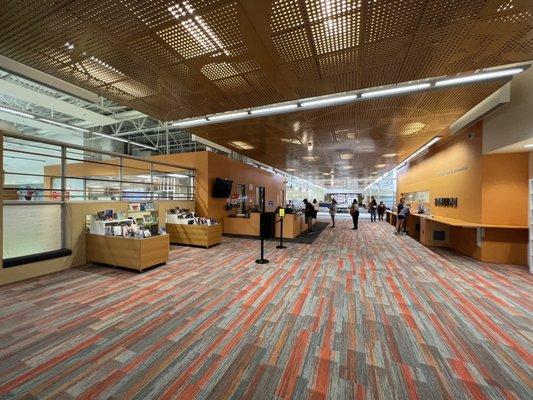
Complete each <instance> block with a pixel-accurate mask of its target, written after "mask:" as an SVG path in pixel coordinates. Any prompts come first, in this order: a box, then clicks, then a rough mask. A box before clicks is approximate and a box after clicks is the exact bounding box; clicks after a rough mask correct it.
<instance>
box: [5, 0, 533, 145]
mask: <svg viewBox="0 0 533 400" xmlns="http://www.w3.org/2000/svg"><path fill="white" fill-rule="evenodd" d="M532 8H533V2H532V1H531V0H272V1H270V0H240V1H239V0H107V1H101V0H64V1H53V0H36V1H20V0H3V1H2V2H1V3H0V12H1V15H2V18H0V38H1V39H0V54H2V55H5V56H7V57H10V58H13V59H15V60H17V61H20V62H23V63H25V64H28V65H30V66H32V67H35V68H37V69H39V70H42V71H45V72H47V73H49V74H51V75H54V76H57V77H59V78H61V79H65V80H67V81H70V82H72V83H74V84H77V85H79V86H82V87H85V88H87V89H89V90H92V91H94V92H97V93H99V94H101V95H103V96H105V97H109V98H111V99H114V100H116V101H119V102H121V103H124V104H125V105H127V106H130V107H133V108H136V109H138V110H140V111H143V112H145V113H147V114H149V115H151V116H153V117H156V118H158V119H162V120H172V119H180V118H186V117H193V116H197V115H205V114H209V113H215V112H221V111H227V110H233V109H239V108H246V107H252V106H258V105H263V104H269V103H275V102H280V101H286V100H293V99H297V98H301V97H309V96H315V95H322V94H329V93H336V92H340V91H346V90H355V89H361V88H365V87H373V86H379V85H384V84H392V83H397V82H405V81H410V80H416V79H421V78H427V77H432V76H441V75H448V74H455V73H460V72H465V71H473V70H476V69H479V68H485V67H491V66H497V65H503V64H509V63H514V62H520V61H527V60H531V59H533V40H532V12H533V10H532ZM67 43H68V44H67ZM487 87H488V88H489V89H490V88H491V86H490V85H489V86H487ZM489 89H487V88H484V89H483V90H481V91H480V90H478V89H473V88H472V89H465V90H464V92H463V93H462V96H463V98H458V99H457V101H461V102H465V103H468V104H471V105H473V104H475V102H476V100H479V99H480V95H481V94H485V93H486V94H488V93H489V92H490V90H489ZM492 89H493V88H492ZM429 96H431V97H432V101H433V102H434V104H443V106H447V107H451V106H452V105H450V104H449V103H450V100H449V99H442V98H441V96H444V92H438V93H434V94H431V95H429ZM452 96H453V94H452ZM394 101H396V102H402V101H405V100H401V99H396V100H394ZM409 102H410V103H411V104H412V100H409ZM372 103H374V102H372ZM451 103H453V101H451ZM358 107H364V106H362V105H361V106H359V105H358V106H356V107H355V108H358ZM437 108H438V107H436V106H432V109H431V110H430V111H429V112H431V113H442V112H443V110H442V109H437ZM460 108H461V109H464V106H463V104H462V103H461V107H460ZM401 113H402V111H401V109H399V110H396V111H395V112H394V115H399V114H401ZM456 114H457V112H456ZM305 115H306V119H305V121H304V120H302V121H301V124H302V125H303V124H304V122H305V124H307V125H308V126H310V124H311V122H310V121H320V123H321V124H323V125H328V124H329V125H331V126H332V125H335V126H336V125H337V124H338V123H339V122H338V121H336V120H332V119H331V117H327V116H326V117H321V116H322V115H323V112H322V111H313V112H308V113H306V114H305ZM369 115H370V114H369ZM372 115H375V116H376V117H379V118H382V119H386V118H387V115H386V114H383V115H381V114H379V113H374V114H372ZM404 117H405V116H397V117H394V118H396V119H397V118H404ZM294 118H296V117H295V116H290V117H283V118H282V119H294ZM328 118H329V119H328ZM347 118H348V117H347ZM390 118H392V117H390ZM396 119H394V121H396ZM343 121H344V122H343V124H345V125H350V124H352V125H351V126H343V127H340V128H341V129H350V128H353V127H354V126H356V124H357V123H358V122H354V121H350V120H349V119H344V120H343ZM317 123H318V122H317ZM321 126H322V125H321ZM209 129H211V128H209ZM308 129H313V130H315V131H319V130H321V129H324V128H319V127H318V126H317V127H316V128H315V127H310V128H308ZM330 130H331V129H330ZM289 133H290V132H284V133H283V135H285V136H287V135H288V134H289ZM388 136H389V135H386V134H384V135H383V137H384V138H386V137H388Z"/></svg>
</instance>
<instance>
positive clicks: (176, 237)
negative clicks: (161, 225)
mask: <svg viewBox="0 0 533 400" xmlns="http://www.w3.org/2000/svg"><path fill="white" fill-rule="evenodd" d="M166 227H167V233H168V235H169V237H170V243H172V244H186V245H191V246H202V247H211V246H213V245H215V244H219V243H220V242H221V241H222V225H220V224H216V225H211V226H207V225H188V224H169V223H167V225H166Z"/></svg>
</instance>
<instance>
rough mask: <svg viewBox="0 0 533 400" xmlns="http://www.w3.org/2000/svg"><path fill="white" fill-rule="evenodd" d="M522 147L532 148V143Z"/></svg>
mask: <svg viewBox="0 0 533 400" xmlns="http://www.w3.org/2000/svg"><path fill="white" fill-rule="evenodd" d="M524 147H533V143H531V144H525V145H524Z"/></svg>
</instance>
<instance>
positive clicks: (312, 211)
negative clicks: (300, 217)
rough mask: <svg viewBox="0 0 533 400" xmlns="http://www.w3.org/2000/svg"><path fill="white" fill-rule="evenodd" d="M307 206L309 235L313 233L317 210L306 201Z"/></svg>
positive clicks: (306, 219)
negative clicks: (314, 217)
mask: <svg viewBox="0 0 533 400" xmlns="http://www.w3.org/2000/svg"><path fill="white" fill-rule="evenodd" d="M304 204H305V222H306V223H307V233H313V216H314V215H315V208H314V207H313V205H312V204H311V203H310V202H308V201H307V199H304Z"/></svg>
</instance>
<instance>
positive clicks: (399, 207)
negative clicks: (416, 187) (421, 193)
mask: <svg viewBox="0 0 533 400" xmlns="http://www.w3.org/2000/svg"><path fill="white" fill-rule="evenodd" d="M404 207H405V198H404V197H402V198H401V199H400V202H399V203H398V206H397V207H396V211H397V214H396V224H398V215H400V213H401V212H402V210H403V209H404ZM403 222H404V224H403V230H404V232H406V230H405V221H403Z"/></svg>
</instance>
